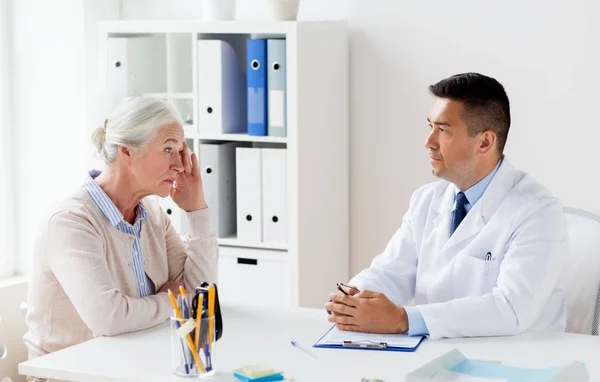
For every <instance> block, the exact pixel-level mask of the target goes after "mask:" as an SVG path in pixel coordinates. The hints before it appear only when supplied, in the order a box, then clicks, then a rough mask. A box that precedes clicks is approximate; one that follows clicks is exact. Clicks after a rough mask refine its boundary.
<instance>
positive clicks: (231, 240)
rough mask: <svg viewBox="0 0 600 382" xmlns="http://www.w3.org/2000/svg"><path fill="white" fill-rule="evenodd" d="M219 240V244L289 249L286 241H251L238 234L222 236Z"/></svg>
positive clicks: (279, 249)
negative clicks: (242, 238) (239, 236)
mask: <svg viewBox="0 0 600 382" xmlns="http://www.w3.org/2000/svg"><path fill="white" fill-rule="evenodd" d="M218 241H219V245H224V246H227V247H244V248H261V249H274V250H278V251H287V249H288V245H287V244H284V243H265V242H251V241H246V240H240V239H238V238H237V236H230V237H221V238H219V239H218Z"/></svg>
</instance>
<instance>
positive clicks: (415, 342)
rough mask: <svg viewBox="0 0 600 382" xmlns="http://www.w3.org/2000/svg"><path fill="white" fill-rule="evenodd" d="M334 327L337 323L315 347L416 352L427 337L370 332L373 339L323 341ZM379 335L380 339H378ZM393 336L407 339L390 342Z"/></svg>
mask: <svg viewBox="0 0 600 382" xmlns="http://www.w3.org/2000/svg"><path fill="white" fill-rule="evenodd" d="M334 328H335V325H333V326H332V327H331V328H329V330H328V331H326V332H325V334H323V336H321V338H319V340H318V341H317V342H315V344H314V345H313V347H314V348H324V349H358V350H379V351H400V352H414V351H415V350H417V348H418V347H419V345H420V344H421V342H423V339H424V338H425V337H424V336H415V337H409V336H407V335H404V334H369V335H367V336H369V337H372V338H373V339H372V340H348V341H346V340H344V341H340V342H339V343H322V341H323V339H324V338H325V337H327V336H329V335H330V333H331V331H332V330H333V329H334ZM336 330H337V329H336ZM363 336H364V335H363ZM377 337H378V338H379V339H376V338H377ZM391 338H397V339H405V340H406V341H395V342H396V343H390V341H386V340H388V339H391ZM402 342H405V343H402Z"/></svg>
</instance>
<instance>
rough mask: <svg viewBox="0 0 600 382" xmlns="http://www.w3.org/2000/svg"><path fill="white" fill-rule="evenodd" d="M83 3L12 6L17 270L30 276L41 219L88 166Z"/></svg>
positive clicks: (63, 0)
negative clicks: (34, 242)
mask: <svg viewBox="0 0 600 382" xmlns="http://www.w3.org/2000/svg"><path fill="white" fill-rule="evenodd" d="M82 5H83V3H82V1H73V0H55V1H51V2H49V1H45V0H14V1H13V12H14V13H13V15H14V18H13V27H14V30H13V31H14V40H13V43H14V52H15V56H14V72H15V75H14V99H15V115H14V117H15V119H14V120H15V126H16V141H17V144H16V150H15V152H16V166H17V168H16V190H17V205H16V206H17V207H16V210H17V224H16V227H17V243H18V246H17V248H16V251H17V254H18V262H17V268H18V270H19V271H21V272H24V273H26V272H27V270H28V269H29V268H30V263H31V254H32V252H33V241H34V237H35V234H36V232H37V228H38V226H39V224H40V223H41V221H42V217H43V216H44V215H45V214H46V213H47V211H49V210H50V209H51V208H52V206H53V205H54V204H55V203H56V202H57V201H58V200H61V199H63V198H64V197H65V195H68V194H69V193H71V192H72V191H73V190H74V188H75V187H76V186H77V185H79V184H81V181H82V179H83V176H84V174H85V172H84V171H85V170H86V169H85V166H84V165H83V163H82V160H81V158H83V157H84V156H85V152H84V148H85V145H84V144H83V142H85V141H86V138H87V137H86V134H85V133H86V130H85V97H84V96H83V95H84V92H85V87H84V80H85V77H84V72H85V62H84V39H83V22H82V21H83V19H82V15H83V7H82Z"/></svg>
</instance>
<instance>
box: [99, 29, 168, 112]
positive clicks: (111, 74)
mask: <svg viewBox="0 0 600 382" xmlns="http://www.w3.org/2000/svg"><path fill="white" fill-rule="evenodd" d="M160 47H163V48H164V41H163V40H161V39H159V38H157V37H109V38H108V41H107V49H108V98H109V99H108V100H107V101H108V108H109V110H108V112H109V113H110V112H111V111H112V110H113V109H114V108H115V107H116V106H117V105H118V104H119V103H120V102H121V101H122V100H123V99H125V98H126V97H130V96H138V95H143V94H145V93H161V92H165V91H166V90H167V80H166V58H165V55H164V54H160Z"/></svg>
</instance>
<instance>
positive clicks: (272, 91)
mask: <svg viewBox="0 0 600 382" xmlns="http://www.w3.org/2000/svg"><path fill="white" fill-rule="evenodd" d="M267 58H268V59H267V61H268V63H269V66H268V68H267V71H268V75H267V85H268V89H269V92H268V97H267V98H268V101H269V103H268V112H269V117H268V118H267V120H268V121H269V127H268V129H267V131H268V133H269V136H272V137H286V136H287V123H286V120H287V113H286V71H287V70H286V66H287V65H286V56H285V40H283V39H269V40H268V41H267Z"/></svg>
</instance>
